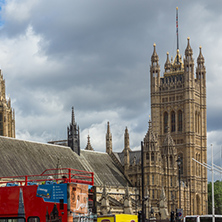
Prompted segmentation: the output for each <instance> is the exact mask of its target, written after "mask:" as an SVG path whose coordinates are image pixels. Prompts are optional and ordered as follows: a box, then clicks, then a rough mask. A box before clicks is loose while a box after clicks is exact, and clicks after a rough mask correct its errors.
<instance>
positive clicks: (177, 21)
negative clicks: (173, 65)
mask: <svg viewBox="0 0 222 222" xmlns="http://www.w3.org/2000/svg"><path fill="white" fill-rule="evenodd" d="M176 33H177V49H179V35H178V7H176Z"/></svg>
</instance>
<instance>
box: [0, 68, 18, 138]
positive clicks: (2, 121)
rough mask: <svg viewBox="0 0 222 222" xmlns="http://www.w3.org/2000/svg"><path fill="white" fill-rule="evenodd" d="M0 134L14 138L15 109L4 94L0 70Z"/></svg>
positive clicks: (3, 81) (3, 82)
mask: <svg viewBox="0 0 222 222" xmlns="http://www.w3.org/2000/svg"><path fill="white" fill-rule="evenodd" d="M0 135H1V136H7V137H13V138H15V111H14V110H13V109H12V107H11V99H10V98H9V99H7V98H6V95H5V80H4V79H3V75H2V73H1V70H0Z"/></svg>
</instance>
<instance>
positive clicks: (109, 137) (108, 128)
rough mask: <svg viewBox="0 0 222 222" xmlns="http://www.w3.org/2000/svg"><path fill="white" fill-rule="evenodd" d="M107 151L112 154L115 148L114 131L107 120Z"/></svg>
mask: <svg viewBox="0 0 222 222" xmlns="http://www.w3.org/2000/svg"><path fill="white" fill-rule="evenodd" d="M106 152H107V153H108V154H111V153H112V152H113V148H112V133H111V132H110V126H109V122H107V133H106Z"/></svg>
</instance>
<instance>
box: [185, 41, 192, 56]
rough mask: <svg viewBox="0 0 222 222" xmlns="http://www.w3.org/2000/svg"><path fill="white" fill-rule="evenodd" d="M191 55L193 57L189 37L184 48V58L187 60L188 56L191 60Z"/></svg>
mask: <svg viewBox="0 0 222 222" xmlns="http://www.w3.org/2000/svg"><path fill="white" fill-rule="evenodd" d="M192 55H193V50H192V48H191V47H190V37H188V38H187V48H186V50H185V56H186V58H187V57H188V56H190V58H191V57H192Z"/></svg>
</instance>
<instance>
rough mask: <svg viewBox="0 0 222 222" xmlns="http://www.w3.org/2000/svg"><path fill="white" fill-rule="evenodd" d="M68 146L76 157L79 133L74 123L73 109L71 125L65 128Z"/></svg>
mask: <svg viewBox="0 0 222 222" xmlns="http://www.w3.org/2000/svg"><path fill="white" fill-rule="evenodd" d="M67 139H68V146H69V147H70V148H71V149H72V150H73V151H74V152H75V153H77V154H78V155H80V131H79V126H77V124H76V122H75V116H74V108H73V107H72V115H71V123H70V125H69V127H67Z"/></svg>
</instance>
